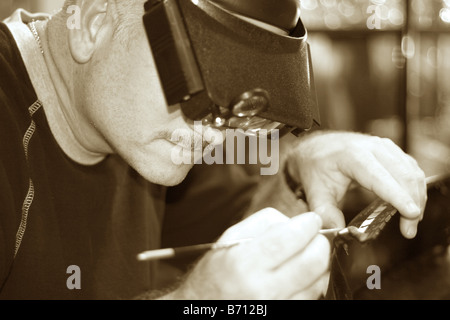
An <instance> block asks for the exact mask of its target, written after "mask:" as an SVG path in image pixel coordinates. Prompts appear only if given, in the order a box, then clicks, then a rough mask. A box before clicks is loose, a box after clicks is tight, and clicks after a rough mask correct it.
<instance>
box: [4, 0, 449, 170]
mask: <svg viewBox="0 0 450 320" xmlns="http://www.w3.org/2000/svg"><path fill="white" fill-rule="evenodd" d="M62 3H63V0H1V1H0V19H3V18H5V17H7V16H8V15H9V14H10V13H11V12H13V11H14V10H15V9H16V8H19V7H20V8H25V9H27V10H29V11H33V12H38V11H39V12H49V13H52V12H55V10H57V9H58V8H59V7H60V6H61V4H62ZM301 4H302V18H303V20H304V24H305V25H306V27H307V28H308V31H309V39H310V44H311V51H312V56H313V63H314V72H315V82H316V86H317V88H316V89H317V97H318V103H319V105H320V109H321V118H322V126H323V128H327V129H342V130H354V131H360V132H366V133H371V134H376V135H379V136H383V137H389V138H391V139H392V140H394V141H395V142H396V143H397V144H399V145H400V146H401V147H402V148H403V149H404V150H405V151H407V152H408V153H410V154H412V155H413V156H414V157H415V158H416V159H417V160H418V161H419V163H420V165H421V166H422V168H423V169H424V170H425V172H426V174H427V175H434V174H439V173H445V172H449V171H450V58H448V57H450V0H302V1H301Z"/></svg>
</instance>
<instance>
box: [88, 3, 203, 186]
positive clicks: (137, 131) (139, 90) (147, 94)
mask: <svg viewBox="0 0 450 320" xmlns="http://www.w3.org/2000/svg"><path fill="white" fill-rule="evenodd" d="M142 14H143V9H142ZM136 19H137V22H136V23H135V24H134V25H133V26H132V27H130V28H132V30H131V29H130V30H128V32H129V34H130V38H129V39H119V38H113V37H112V36H111V37H105V38H106V39H110V40H109V42H108V43H106V41H105V43H102V44H101V45H100V46H99V48H98V50H97V51H96V53H95V55H94V57H93V60H92V63H90V64H89V66H88V67H86V68H85V69H84V71H83V74H82V77H81V78H82V79H83V83H81V84H80V86H81V87H80V90H81V92H82V96H81V99H82V103H79V105H81V106H82V107H81V108H82V113H83V114H84V115H85V117H86V118H87V119H88V121H89V122H91V124H92V125H93V126H95V128H96V129H97V130H98V132H99V133H100V134H101V135H102V137H103V138H104V139H105V140H106V141H107V143H108V144H109V146H110V147H111V149H112V151H114V152H116V153H118V154H119V155H120V156H121V157H122V158H123V159H124V160H125V161H126V162H128V163H129V164H130V165H131V166H132V167H133V168H134V169H135V170H137V171H138V172H139V173H140V174H141V175H142V176H143V177H144V178H146V179H147V180H149V181H151V182H154V183H158V184H163V185H175V184H178V183H180V182H181V181H182V180H183V179H184V178H185V176H186V174H187V173H188V172H189V170H190V169H191V168H192V165H190V164H179V165H176V164H174V162H173V161H172V160H171V153H172V151H173V148H174V147H175V144H174V142H171V138H172V134H173V132H174V131H175V130H179V129H182V130H184V131H183V132H186V133H189V135H192V137H194V136H195V139H199V138H200V139H201V135H198V134H194V131H193V129H192V126H190V125H189V124H188V123H187V122H186V121H185V120H184V119H183V116H182V113H181V110H180V108H179V106H169V107H168V106H167V105H166V102H165V99H164V96H163V91H162V88H161V86H160V82H159V78H158V74H157V71H156V67H155V65H154V62H153V58H152V55H151V50H150V48H149V44H148V40H147V37H146V33H145V30H144V27H143V25H142V23H141V19H142V16H141V17H136ZM105 32H107V31H105Z"/></svg>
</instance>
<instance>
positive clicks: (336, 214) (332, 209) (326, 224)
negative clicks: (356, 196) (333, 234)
mask: <svg viewBox="0 0 450 320" xmlns="http://www.w3.org/2000/svg"><path fill="white" fill-rule="evenodd" d="M315 202H316V201H314V203H315ZM317 202H318V203H321V204H320V205H318V206H315V205H312V206H310V210H311V211H313V212H315V213H317V214H318V215H319V216H320V217H321V218H322V221H323V228H329V229H333V228H344V227H345V218H344V214H343V213H342V211H341V210H340V209H339V208H338V207H337V204H336V203H335V202H334V201H332V199H329V200H328V202H327V200H320V202H319V201H317Z"/></svg>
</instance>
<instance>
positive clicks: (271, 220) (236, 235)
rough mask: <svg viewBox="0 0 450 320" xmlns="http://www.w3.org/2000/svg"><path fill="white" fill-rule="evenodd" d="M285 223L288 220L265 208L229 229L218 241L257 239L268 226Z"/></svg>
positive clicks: (273, 210) (282, 215) (280, 214)
mask: <svg viewBox="0 0 450 320" xmlns="http://www.w3.org/2000/svg"><path fill="white" fill-rule="evenodd" d="M287 221H289V218H288V217H287V216H285V215H284V214H283V213H281V212H280V211H278V210H276V209H273V208H265V209H262V210H260V211H258V212H256V213H254V214H252V215H250V216H249V217H248V218H246V219H245V220H242V221H241V222H239V223H238V224H235V225H234V226H232V227H231V228H229V229H228V230H227V231H225V232H224V234H223V235H222V236H221V237H220V241H231V240H239V239H243V238H253V237H257V236H258V235H260V234H262V233H264V232H265V231H266V230H267V229H268V228H269V227H270V226H273V225H276V224H279V223H285V222H287Z"/></svg>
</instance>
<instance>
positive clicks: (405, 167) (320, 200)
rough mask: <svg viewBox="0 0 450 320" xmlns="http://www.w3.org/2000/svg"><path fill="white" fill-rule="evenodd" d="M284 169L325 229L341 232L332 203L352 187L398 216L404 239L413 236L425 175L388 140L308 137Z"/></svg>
mask: <svg viewBox="0 0 450 320" xmlns="http://www.w3.org/2000/svg"><path fill="white" fill-rule="evenodd" d="M287 165H288V170H289V172H290V174H291V176H292V177H293V178H294V179H295V180H297V181H300V182H301V183H302V185H303V188H304V190H305V194H306V198H307V201H308V205H309V210H311V211H314V212H316V213H318V214H319V215H320V216H321V217H322V219H323V222H324V226H325V227H328V228H333V227H343V226H345V221H344V215H343V214H342V212H341V211H340V209H339V208H338V203H339V202H340V201H341V200H342V198H343V197H344V195H345V193H346V192H347V189H348V187H349V185H350V183H351V182H352V181H356V182H358V183H359V184H360V185H361V186H362V187H364V188H366V189H368V190H371V191H373V192H374V193H375V194H376V195H377V196H379V197H380V198H381V199H383V200H385V201H387V202H389V203H390V204H392V205H393V206H394V207H395V208H396V209H397V210H398V211H399V212H400V214H401V219H400V230H401V232H402V234H403V235H404V236H405V237H406V238H413V237H414V236H415V235H416V232H417V225H418V223H419V221H420V220H421V219H422V216H423V211H424V208H425V203H426V200H427V188H426V182H425V175H424V173H423V171H422V170H421V169H420V168H419V166H418V165H417V162H416V161H415V160H414V159H413V158H412V157H411V156H409V155H407V154H405V153H404V152H403V151H402V150H401V149H400V148H399V147H398V146H397V145H395V144H394V143H393V142H392V141H391V140H389V139H384V138H379V137H374V136H369V135H365V134H359V133H347V132H328V133H321V132H318V133H313V134H311V135H310V136H307V137H305V138H303V139H302V140H301V141H300V143H298V145H297V147H296V148H295V150H294V151H293V152H292V153H291V154H290V156H289V158H288V163H287Z"/></svg>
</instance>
